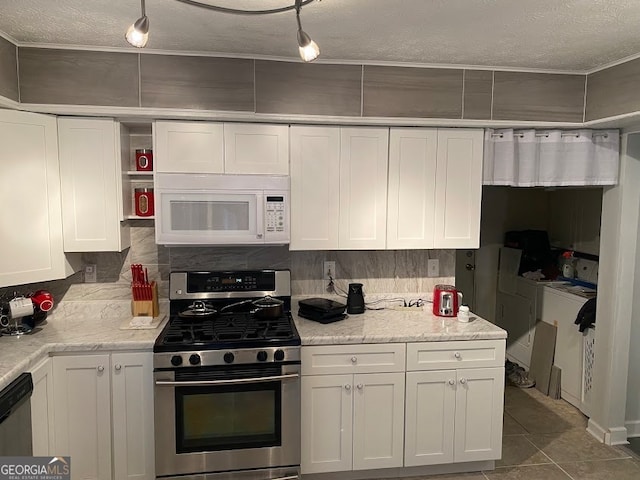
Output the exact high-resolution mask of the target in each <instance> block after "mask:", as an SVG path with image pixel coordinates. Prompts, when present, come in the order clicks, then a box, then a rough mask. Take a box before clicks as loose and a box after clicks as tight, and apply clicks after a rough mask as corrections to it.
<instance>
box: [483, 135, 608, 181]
mask: <svg viewBox="0 0 640 480" xmlns="http://www.w3.org/2000/svg"><path fill="white" fill-rule="evenodd" d="M619 152H620V134H619V132H618V130H572V131H562V130H545V131H536V130H513V129H500V130H493V129H487V130H485V136H484V181H483V183H484V184H485V185H509V186H513V187H538V186H544V187H560V186H579V185H616V184H617V183H618V168H619V164H620V153H619Z"/></svg>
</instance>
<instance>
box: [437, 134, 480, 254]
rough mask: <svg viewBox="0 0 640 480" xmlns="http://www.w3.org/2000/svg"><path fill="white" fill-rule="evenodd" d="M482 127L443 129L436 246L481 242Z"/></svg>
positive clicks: (440, 145) (460, 245)
mask: <svg viewBox="0 0 640 480" xmlns="http://www.w3.org/2000/svg"><path fill="white" fill-rule="evenodd" d="M483 142H484V133H483V131H482V130H470V129H460V128H455V129H454V128H451V129H439V130H438V159H437V167H436V208H435V230H434V248H478V247H479V246H480V200H481V198H482V155H483Z"/></svg>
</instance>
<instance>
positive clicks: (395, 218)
mask: <svg viewBox="0 0 640 480" xmlns="http://www.w3.org/2000/svg"><path fill="white" fill-rule="evenodd" d="M437 147H438V131H437V130H436V129H427V128H392V129H391V132H390V135H389V198H388V202H387V248H389V249H411V248H433V236H434V215H435V187H436V155H437V150H438V148H437Z"/></svg>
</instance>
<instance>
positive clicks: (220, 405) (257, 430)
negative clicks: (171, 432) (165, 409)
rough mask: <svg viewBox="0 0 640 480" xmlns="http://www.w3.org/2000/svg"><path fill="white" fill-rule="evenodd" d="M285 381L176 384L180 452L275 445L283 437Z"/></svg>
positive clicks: (178, 450)
mask: <svg viewBox="0 0 640 480" xmlns="http://www.w3.org/2000/svg"><path fill="white" fill-rule="evenodd" d="M281 406H282V405H281V384H280V382H267V383H261V384H253V385H235V386H224V387H202V388H201V387H197V388H192V387H188V388H184V387H178V388H176V452H177V453H188V452H205V451H215V450H233V449H241V448H258V447H274V446H280V445H281V444H282V440H281V421H280V420H281V418H280V410H281Z"/></svg>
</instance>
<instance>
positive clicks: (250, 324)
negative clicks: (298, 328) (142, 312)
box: [162, 313, 296, 348]
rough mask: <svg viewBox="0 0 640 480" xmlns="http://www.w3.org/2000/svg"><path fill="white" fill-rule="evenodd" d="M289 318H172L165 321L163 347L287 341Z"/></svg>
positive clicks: (290, 332)
mask: <svg viewBox="0 0 640 480" xmlns="http://www.w3.org/2000/svg"><path fill="white" fill-rule="evenodd" d="M292 325H293V323H292V320H291V318H290V316H288V315H285V316H283V317H279V318H273V319H261V318H257V317H255V316H254V315H250V314H237V313H233V314H224V315H220V316H218V317H214V318H211V319H200V320H191V319H189V320H187V319H183V318H180V317H173V318H171V319H170V320H169V325H168V326H167V329H166V332H165V334H164V338H163V339H162V344H163V345H174V346H179V345H191V344H209V345H210V346H211V348H215V344H216V343H217V342H222V343H224V344H229V343H233V342H247V341H249V342H251V341H274V340H289V339H292V338H295V337H296V332H295V329H294V327H293V326H292Z"/></svg>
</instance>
